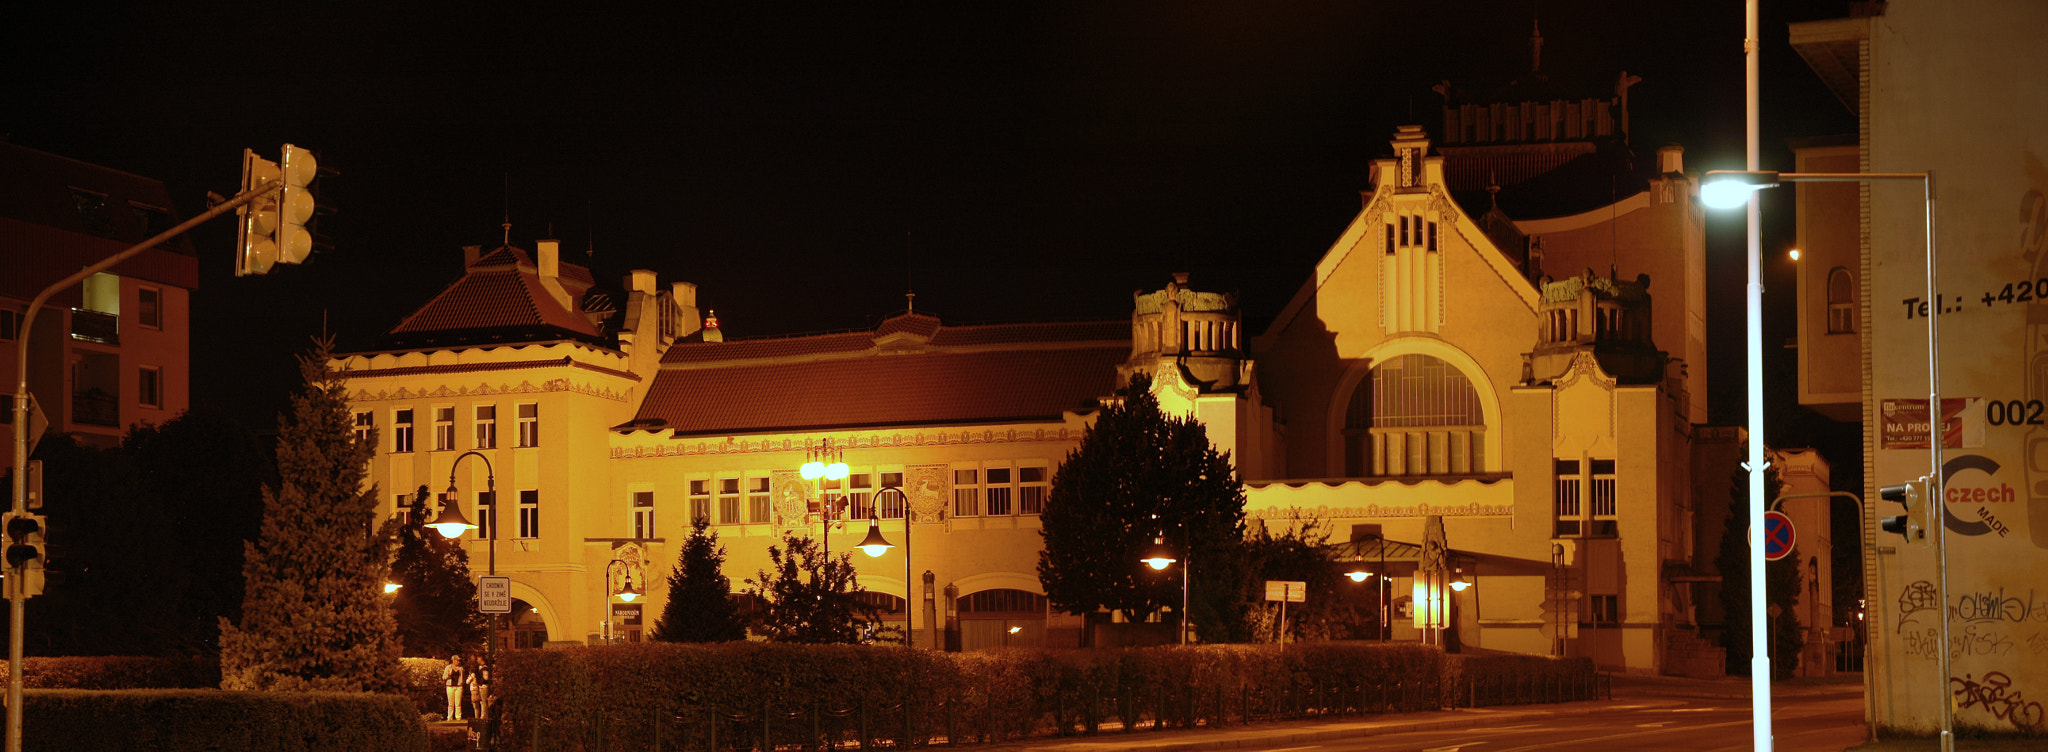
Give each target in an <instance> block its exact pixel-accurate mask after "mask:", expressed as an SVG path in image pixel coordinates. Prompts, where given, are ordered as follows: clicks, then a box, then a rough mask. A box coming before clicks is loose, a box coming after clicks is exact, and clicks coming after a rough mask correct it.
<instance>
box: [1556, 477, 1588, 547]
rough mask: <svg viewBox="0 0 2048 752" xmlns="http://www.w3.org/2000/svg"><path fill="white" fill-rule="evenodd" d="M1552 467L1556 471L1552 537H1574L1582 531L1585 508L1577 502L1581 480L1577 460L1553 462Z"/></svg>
mask: <svg viewBox="0 0 2048 752" xmlns="http://www.w3.org/2000/svg"><path fill="white" fill-rule="evenodd" d="M1552 466H1553V467H1554V468H1555V469H1556V471H1557V479H1556V482H1555V483H1554V484H1553V489H1552V496H1553V497H1554V498H1555V502H1554V505H1555V506H1554V508H1555V510H1556V513H1557V514H1556V516H1557V523H1556V527H1555V528H1553V532H1552V535H1555V536H1557V537H1560V538H1568V537H1574V536H1577V535H1579V534H1580V532H1581V531H1583V530H1584V527H1583V525H1584V523H1585V507H1584V506H1583V505H1582V504H1581V503H1580V500H1579V488H1580V486H1581V485H1582V484H1581V478H1580V476H1579V461H1578V460H1555V461H1553V463H1552Z"/></svg>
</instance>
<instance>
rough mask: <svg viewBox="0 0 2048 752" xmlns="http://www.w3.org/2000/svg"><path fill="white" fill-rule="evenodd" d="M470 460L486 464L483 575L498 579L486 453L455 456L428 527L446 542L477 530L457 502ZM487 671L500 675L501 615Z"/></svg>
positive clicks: (492, 480) (494, 624)
mask: <svg viewBox="0 0 2048 752" xmlns="http://www.w3.org/2000/svg"><path fill="white" fill-rule="evenodd" d="M470 457H475V458H477V460H478V461H481V462H483V463H484V495H485V497H487V498H489V499H490V500H491V504H490V507H489V508H488V509H483V510H480V511H479V512H478V513H477V517H478V518H479V519H481V520H483V523H484V525H485V526H486V527H485V528H484V536H483V538H484V542H485V543H484V545H485V551H486V556H487V557H488V558H486V559H485V566H486V569H485V570H484V573H485V575H486V576H490V577H496V576H497V575H498V474H497V472H496V471H495V470H493V469H491V458H489V457H486V456H484V453H483V452H479V451H476V450H474V449H472V450H470V451H467V452H463V453H462V454H459V455H456V456H455V461H454V462H452V463H450V464H449V465H448V493H446V494H444V495H443V496H442V499H443V500H442V502H441V514H440V516H438V517H435V518H434V521H433V522H430V523H427V526H428V527H431V528H433V529H435V530H438V531H440V533H441V537H443V538H456V537H459V536H461V535H462V532H463V531H464V530H475V529H477V526H476V525H475V524H472V523H471V522H470V521H469V520H468V519H466V518H464V517H463V516H462V505H461V504H460V503H459V502H458V501H457V500H458V499H459V498H460V497H459V496H457V495H456V494H457V493H458V491H457V487H456V485H455V470H456V468H459V467H462V461H463V460H466V459H469V458H470ZM484 667H485V668H486V669H487V670H488V671H489V672H490V674H491V675H492V676H494V677H495V676H496V675H497V670H498V615H497V614H496V613H493V614H491V639H490V642H488V643H486V644H485V645H484ZM494 725H496V723H495V721H494V720H493V719H490V718H486V719H484V731H483V733H484V739H483V741H484V744H485V746H486V747H488V746H489V745H490V743H491V741H492V740H491V728H492V726H494Z"/></svg>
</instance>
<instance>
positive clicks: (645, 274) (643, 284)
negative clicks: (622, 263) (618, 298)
mask: <svg viewBox="0 0 2048 752" xmlns="http://www.w3.org/2000/svg"><path fill="white" fill-rule="evenodd" d="M626 291H627V292H639V293H646V294H648V295H653V294H654V270H653V269H634V270H633V271H631V272H628V273H627V274H626Z"/></svg>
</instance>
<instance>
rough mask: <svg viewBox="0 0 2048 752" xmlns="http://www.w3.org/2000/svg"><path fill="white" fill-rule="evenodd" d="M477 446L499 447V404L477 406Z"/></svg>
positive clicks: (482, 447) (484, 447)
mask: <svg viewBox="0 0 2048 752" xmlns="http://www.w3.org/2000/svg"><path fill="white" fill-rule="evenodd" d="M476 448H477V449H496V448H498V406H497V405H477V406H476Z"/></svg>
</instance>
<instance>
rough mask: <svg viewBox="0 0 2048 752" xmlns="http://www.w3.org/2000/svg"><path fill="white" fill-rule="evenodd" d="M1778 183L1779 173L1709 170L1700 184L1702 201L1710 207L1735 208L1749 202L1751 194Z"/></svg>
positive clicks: (1773, 186)
mask: <svg viewBox="0 0 2048 752" xmlns="http://www.w3.org/2000/svg"><path fill="white" fill-rule="evenodd" d="M1777 185H1778V173H1775V172H1764V171H1759V172H1747V171H1743V170H1708V171H1707V178H1706V181H1705V182H1703V183H1701V184H1700V203H1702V204H1706V205H1707V208H1709V209H1733V208H1735V207H1738V206H1741V205H1743V204H1746V203H1749V194H1752V193H1755V192H1757V191H1760V190H1763V189H1765V188H1775V187H1777Z"/></svg>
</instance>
